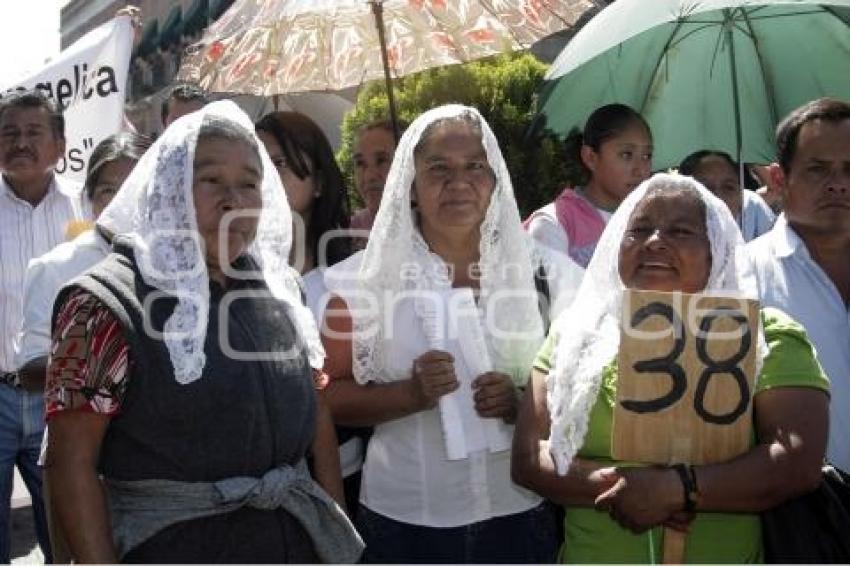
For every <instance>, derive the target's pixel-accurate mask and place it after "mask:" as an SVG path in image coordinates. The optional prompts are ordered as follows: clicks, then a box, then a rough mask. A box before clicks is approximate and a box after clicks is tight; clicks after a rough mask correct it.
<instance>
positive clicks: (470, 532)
mask: <svg viewBox="0 0 850 566" xmlns="http://www.w3.org/2000/svg"><path fill="white" fill-rule="evenodd" d="M357 530H358V531H360V535H361V536H362V537H363V540H364V541H365V542H366V551H365V553H364V554H363V562H365V563H369V564H388V563H395V564H404V563H407V564H429V563H430V564H446V563H452V564H462V563H467V564H470V563H471V564H475V563H487V564H545V563H552V562H555V558H556V554H557V551H558V530H559V526H558V525H557V524H556V518H555V509H554V506H553V505H552V504H550V503H543V504H541V505H539V506H538V507H535V508H534V509H530V510H528V511H525V512H523V513H516V514H514V515H506V516H504V517H494V518H492V519H488V520H486V521H481V522H479V523H472V524H471V525H464V526H461V527H450V528H437V527H424V526H421V525H411V524H409V523H402V522H400V521H395V520H393V519H390V518H389V517H385V516H383V515H379V514H378V513H375V512H374V511H370V510H369V509H367V508H366V507H364V506H363V505H360V508H359V509H358V511H357Z"/></svg>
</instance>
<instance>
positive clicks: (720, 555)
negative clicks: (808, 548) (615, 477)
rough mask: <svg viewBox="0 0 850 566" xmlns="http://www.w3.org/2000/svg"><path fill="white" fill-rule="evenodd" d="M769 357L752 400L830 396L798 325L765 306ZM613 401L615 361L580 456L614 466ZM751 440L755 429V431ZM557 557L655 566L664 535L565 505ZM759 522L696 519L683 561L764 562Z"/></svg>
mask: <svg viewBox="0 0 850 566" xmlns="http://www.w3.org/2000/svg"><path fill="white" fill-rule="evenodd" d="M761 316H762V322H763V324H764V335H765V340H766V342H767V345H768V348H769V352H768V355H767V357H766V358H765V359H764V364H763V366H762V370H761V374H760V375H759V377H758V379H757V381H756V391H755V393H754V396H755V395H758V394H759V393H761V392H762V391H767V390H768V389H773V388H775V387H813V388H815V389H821V390H823V391H829V380H828V379H827V377H826V375H825V374H824V372H823V369H821V366H820V364H819V363H818V361H817V359H816V358H815V353H814V349H813V347H812V344H811V342H809V339H808V338H807V337H806V333H805V330H803V327H802V326H800V325H799V324H797V323H796V322H794V321H793V320H792V319H791V318H790V317H789V316H788V315H786V314H785V313H783V312H781V311H779V310H776V309H772V308H766V309H764V310H763V311H762V313H761ZM554 334H555V333H554V332H551V333H550V334H549V336H548V337H547V339H546V341H545V342H544V343H543V346H542V347H541V349H540V352H539V353H538V355H537V359H536V360H535V362H534V367H535V368H536V369H538V370H540V371H543V372H548V371H549V368H550V362H551V359H552V352H553V348H554V347H555V344H556V342H557V337H556V336H555V335H554ZM616 400H617V367H616V360H615V361H614V362H612V363H611V364H609V365H608V366H607V367H606V368H605V369H604V370H603V372H602V384H601V386H600V388H599V396H598V397H597V399H596V403H595V404H594V406H593V408H592V409H591V412H590V419H589V422H588V429H587V435H586V436H585V439H584V445H583V446H582V447H581V449H580V450H579V452H578V456H579V457H580V458H584V459H588V460H595V461H601V462H606V463H607V462H610V463H611V464H612V465H619V464H627V463H624V462H617V461H614V460H612V459H611V432H612V430H611V429H612V425H613V421H614V405H615V403H616ZM753 437H754V438H755V430H754V431H753ZM564 523H565V524H564V529H565V539H564V546H563V547H562V549H561V559H562V561H563V562H566V563H575V562H608V563H610V562H631V563H649V562H652V561H653V558H654V559H655V561H657V562H660V560H661V552H662V543H663V540H662V539H663V537H662V532H663V529H662V528H661V527H658V528H655V529H651V530H650V531H648V532H646V533H644V534H641V535H636V534H633V533H632V532H631V531H629V530H626V529H623V528H622V527H620V526H619V525H618V524H617V523H616V522H614V521H613V520H612V519H611V518H610V517H609V516H608V514H607V513H605V512H602V511H597V510H595V509H592V508H588V507H567V509H566V515H565V521H564ZM762 560H763V557H762V543H761V523H760V522H759V517H758V515H755V514H741V513H737V514H735V513H699V514H698V515H697V517H696V519H695V520H694V522H693V523H692V525H691V530H690V533H689V534H688V538H687V543H686V548H685V561H686V562H691V563H700V562H714V563H729V562H737V563H744V562H750V563H752V562H762Z"/></svg>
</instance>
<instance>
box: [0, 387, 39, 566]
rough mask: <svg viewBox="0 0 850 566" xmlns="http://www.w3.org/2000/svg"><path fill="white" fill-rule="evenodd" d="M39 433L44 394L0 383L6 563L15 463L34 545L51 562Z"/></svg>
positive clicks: (2, 555) (1, 539)
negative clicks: (30, 512)
mask: <svg viewBox="0 0 850 566" xmlns="http://www.w3.org/2000/svg"><path fill="white" fill-rule="evenodd" d="M43 434H44V396H43V395H42V394H41V393H27V392H25V391H23V390H21V389H14V388H12V387H9V386H8V385H5V384H0V562H4V563H8V562H9V558H10V556H9V554H10V552H11V550H10V542H9V530H10V525H9V513H10V507H11V499H12V487H13V484H14V481H15V480H14V474H15V465H17V466H18V470H19V471H20V472H21V477H22V478H23V480H24V483H25V484H26V486H27V489H28V490H29V492H30V498H31V499H32V510H33V514H34V515H35V530H36V536H37V537H38V544H39V546H40V547H41V551H42V552H43V553H44V557H45V562H52V559H51V554H50V542H49V541H50V539H49V537H48V534H47V517H46V516H45V513H44V501H43V499H42V496H41V468H40V467H39V465H38V455H39V452H40V450H41V437H42V435H43Z"/></svg>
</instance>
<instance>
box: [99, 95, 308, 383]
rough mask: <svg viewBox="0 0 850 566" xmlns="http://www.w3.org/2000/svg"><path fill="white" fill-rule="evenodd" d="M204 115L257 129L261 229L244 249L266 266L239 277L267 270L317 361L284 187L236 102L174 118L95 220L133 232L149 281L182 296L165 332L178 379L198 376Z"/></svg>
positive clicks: (203, 300) (203, 315) (204, 297)
mask: <svg viewBox="0 0 850 566" xmlns="http://www.w3.org/2000/svg"><path fill="white" fill-rule="evenodd" d="M207 118H218V119H224V120H227V121H229V122H232V123H234V124H236V125H238V126H240V127H241V128H242V129H244V130H246V131H247V132H248V133H249V134H250V135H252V136H254V140H255V141H256V145H257V148H258V151H259V154H260V159H261V161H262V166H263V178H262V188H261V193H262V210H261V211H260V213H259V220H258V226H257V235H256V237H255V239H254V241H253V243H252V244H251V246H250V247H249V248H248V249H247V250H245V251H244V252H243V253H244V254H247V255H249V256H250V257H251V258H252V259H253V260H254V261H255V262H256V265H258V266H259V268H260V270H261V272H260V273H255V274H248V273H245V274H243V275H242V276H243V277H249V276H252V277H257V278H259V277H262V278H263V279H264V280H265V283H266V285H267V286H268V288H269V291H270V292H271V294H272V295H273V296H274V297H275V298H277V299H279V300H281V301H283V302H285V303H286V304H287V305H288V306H289V312H290V313H291V314H292V316H293V318H294V320H293V323H294V325H295V327H296V329H297V331H298V335H299V337H300V339H301V341H302V343H303V344H305V346H306V348H307V351H308V356H309V360H310V365H311V366H312V367H314V368H320V367H321V366H322V363H323V361H324V350H323V349H322V346H321V342H320V341H319V335H318V331H317V329H316V325H315V322H314V320H313V317H312V316H311V314H310V312H309V311H308V310H307V308H306V307H304V306H303V304H302V302H301V299H300V291H299V288H298V283H297V273H296V272H295V271H294V270H293V269H292V268H290V267H289V265H288V260H289V249H290V246H291V242H292V216H291V213H290V209H289V204H288V202H287V200H286V193H285V192H284V189H283V185H282V184H281V181H280V177H279V176H278V174H277V171H276V170H275V167H274V165H272V163H271V160H270V159H269V156H268V153H266V150H265V147H264V145H263V144H262V143H260V141H259V139H258V138H257V137H256V135H255V134H254V125H253V123H252V122H251V119H250V118H249V117H248V116H247V115H246V114H245V113H244V112H242V110H240V109H239V107H238V106H237V105H236V104H234V103H233V102H231V101H220V102H214V103H211V104H208V105H207V106H205V107H204V108H202V109H201V110H198V111H197V112H193V113H191V114H188V115H186V116H183V117H181V118H179V119H178V120H175V121H174V122H173V123H172V124H171V125H170V126H169V127H168V129H166V130H165V132H163V134H162V136H161V137H160V138H159V139H158V140H157V141H156V142H155V143H154V144H153V145H152V146H151V148H150V149H149V150H148V151H147V152H146V153H145V154H144V156H143V157H142V159H141V160H140V161H139V162H138V164H137V165H136V166H135V168H134V169H133V171H132V173H130V176H129V177H128V178H127V180H126V181H125V182H124V184H123V185H122V187H121V190H120V191H119V192H118V194H116V195H115V198H114V199H113V200H112V202H111V203H110V204H109V206H108V207H107V208H106V209H105V210H104V211H103V213H102V214H101V215H100V217H99V218H98V220H97V224H98V226H100V227H101V228H102V229H105V230H106V231H107V232H109V233H111V234H113V235H122V236H128V237H129V238H130V242H131V246H132V248H133V251H134V254H135V257H136V262H137V264H138V267H139V270H140V272H141V275H142V278H143V279H144V281H145V283H147V284H148V285H150V286H151V287H155V288H157V289H160V290H162V291H165V292H168V293H170V294H172V295H174V296H175V297H176V298H177V299H178V303H177V306H176V307H175V309H174V312H173V313H172V314H171V316H170V317H169V319H168V320H167V321H166V323H165V327H164V329H163V334H164V338H163V339H164V341H165V345H166V346H167V348H168V353H169V355H170V358H171V363H172V365H173V366H174V375H175V378H176V380H177V382H178V383H181V384H188V383H192V382H193V381H195V380H197V379H199V378H200V377H201V374H202V372H203V369H204V365H205V363H206V356H205V354H204V342H205V340H206V335H207V325H208V322H209V312H208V311H209V300H210V294H209V274H208V271H207V265H206V258H205V256H204V252H203V246H202V241H201V237H200V234H199V233H198V223H197V219H196V216H195V203H194V199H193V196H192V175H193V165H194V160H195V146H196V145H197V142H198V133H199V131H200V130H201V127H202V125H203V124H204V121H205V119H207Z"/></svg>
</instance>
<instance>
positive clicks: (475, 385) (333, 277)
mask: <svg viewBox="0 0 850 566" xmlns="http://www.w3.org/2000/svg"><path fill="white" fill-rule="evenodd" d="M539 265H540V259H539V258H538V257H537V255H536V252H535V251H534V248H533V244H532V243H531V239H530V238H529V237H528V236H527V235H525V234H524V233H523V231H522V228H521V224H520V218H519V211H518V210H517V206H516V202H515V200H514V196H513V190H512V187H511V183H510V177H509V176H508V172H507V168H506V165H505V162H504V159H503V158H502V156H501V152H500V150H499V147H498V144H497V142H496V139H495V137H494V135H493V133H492V131H491V130H490V128H489V126H488V125H487V123H486V122H485V121H484V119H483V118H482V117H481V116H480V114H479V113H478V112H477V111H476V110H475V109H473V108H468V107H464V106H459V105H448V106H443V107H439V108H436V109H433V110H430V111H428V112H426V113H424V114H423V115H421V116H420V117H419V118H417V119H416V120H415V121H414V122H413V123H412V124H411V125H410V126H409V127H408V129H407V130H406V131H405V133H404V135H403V137H402V138H401V140H400V143H399V146H398V148H397V150H396V153H395V157H394V159H393V164H392V167H391V169H390V172H389V176H388V179H387V184H386V188H385V190H384V194H383V197H382V200H381V206H380V208H379V210H378V213H377V217H376V219H375V223H374V225H373V227H372V232H371V236H370V238H369V242H368V244H367V246H366V249H365V251H363V252H359V253H358V254H356V255H354V256H352V257H351V258H349V259H348V260H347V261H345V262H343V263H341V264H338V265H337V266H335V267H334V268H331V269H330V270H329V271H328V273H327V275H326V283H327V285H328V288H329V289H330V290H331V292H332V293H334V294H335V296H334V297H333V298H332V299H331V301H330V303H329V305H328V309H327V311H326V315H325V323H324V327H323V329H322V332H323V339H324V344H325V348H326V350H327V352H328V364H327V366H326V369H327V371H328V373H329V374H330V376H331V382H330V385H329V386H328V387H327V389H326V390H325V391H324V396H325V398H326V399H327V400H328V403H329V405H330V406H331V411H332V412H333V414H334V419H335V421H336V422H337V423H338V424H344V425H352V426H356V425H374V426H375V431H374V434H373V436H372V438H371V440H370V442H369V447H368V449H367V455H366V463H365V465H364V472H363V481H362V487H361V495H360V508H359V512H358V517H357V524H358V529H359V530H360V532H361V534H362V535H363V537H364V540H365V541H366V545H367V550H366V555H365V559H366V560H367V561H374V562H401V563H405V562H454V563H459V562H541V561H543V562H547V561H551V560H552V559H553V558H554V546H555V542H554V537H555V531H554V522H553V520H552V515H551V510H550V509H549V508H547V507H545V506H542V505H541V503H542V500H541V499H540V498H539V497H537V496H535V495H533V494H531V493H530V492H528V491H526V490H524V489H521V488H519V487H517V486H516V485H514V484H513V483H512V482H511V479H510V470H509V468H510V441H511V435H512V430H513V426H512V423H513V421H514V417H515V415H516V407H517V402H518V401H517V400H518V391H519V390H520V388H522V387H523V386H524V384H525V380H526V379H527V376H528V372H529V370H530V368H531V361H532V359H533V356H534V353H535V352H536V350H537V348H538V347H539V345H540V343H541V342H542V339H543V336H544V321H543V318H542V316H541V309H540V307H539V305H538V293H537V287H536V281H537V282H538V286H539V278H537V279H536V278H535V271H536V270H537V269H538V267H539ZM547 269H550V270H551V267H549V266H547ZM574 270H575V271H574V272H572V273H570V274H566V275H575V274H579V276H580V272H581V270H580V269H578V268H577V267H574Z"/></svg>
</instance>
